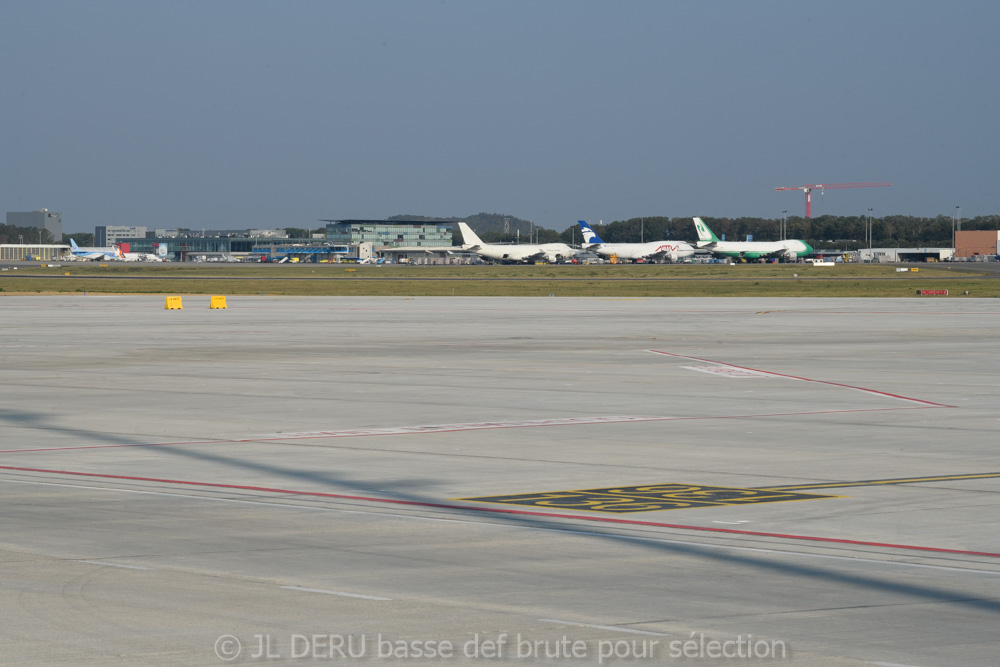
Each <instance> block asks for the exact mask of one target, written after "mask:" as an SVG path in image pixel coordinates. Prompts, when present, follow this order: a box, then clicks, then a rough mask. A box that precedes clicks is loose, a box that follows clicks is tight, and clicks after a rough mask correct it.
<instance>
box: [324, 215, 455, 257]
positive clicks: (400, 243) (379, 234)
mask: <svg viewBox="0 0 1000 667" xmlns="http://www.w3.org/2000/svg"><path fill="white" fill-rule="evenodd" d="M320 222H325V223H326V240H327V241H329V242H331V243H336V244H339V245H358V244H360V243H371V244H372V245H373V246H375V248H376V249H377V250H385V249H391V248H399V247H412V248H427V247H439V246H451V244H452V242H451V238H452V236H451V229H452V223H451V222H450V221H445V220H320Z"/></svg>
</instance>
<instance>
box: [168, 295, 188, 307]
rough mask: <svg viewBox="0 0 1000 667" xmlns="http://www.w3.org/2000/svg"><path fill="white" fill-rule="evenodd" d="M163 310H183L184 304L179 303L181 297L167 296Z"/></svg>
mask: <svg viewBox="0 0 1000 667" xmlns="http://www.w3.org/2000/svg"><path fill="white" fill-rule="evenodd" d="M164 310H184V305H183V304H182V303H181V298H180V297H179V296H168V297H167V305H166V308H164Z"/></svg>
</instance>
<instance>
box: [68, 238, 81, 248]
mask: <svg viewBox="0 0 1000 667" xmlns="http://www.w3.org/2000/svg"><path fill="white" fill-rule="evenodd" d="M69 245H70V247H71V248H73V250H79V249H80V246H78V245H77V244H76V241H74V240H73V239H70V240H69Z"/></svg>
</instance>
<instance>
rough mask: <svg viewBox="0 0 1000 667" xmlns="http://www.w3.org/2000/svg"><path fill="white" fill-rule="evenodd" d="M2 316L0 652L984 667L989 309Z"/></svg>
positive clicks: (417, 306) (365, 306) (996, 514)
mask: <svg viewBox="0 0 1000 667" xmlns="http://www.w3.org/2000/svg"><path fill="white" fill-rule="evenodd" d="M183 303H184V308H183V310H166V309H164V298H163V297H162V296H121V297H118V296H83V295H78V296H46V297H17V296H8V297H0V360H2V363H0V494H2V496H0V497H2V499H3V512H2V513H0V573H2V574H0V586H2V594H0V628H2V629H0V664H33V665H56V664H58V665H64V664H74V665H134V664H144V665H223V664H247V665H250V664H330V663H338V664H370V665H382V664H414V665H417V664H420V665H425V664H454V665H488V664H522V665H529V664H565V665H599V664H604V665H633V666H634V665H641V664H664V663H667V664H669V663H672V662H678V663H680V662H688V663H691V662H695V663H702V664H705V663H707V664H711V663H715V662H720V661H721V662H724V663H727V664H743V663H746V664H759V663H762V662H763V663H789V664H795V665H870V664H874V665H912V666H922V667H924V666H933V665H956V664H962V665H994V664H996V663H997V660H998V657H997V656H998V654H1000V641H998V639H997V636H998V635H997V628H998V626H1000V449H998V445H997V440H998V437H997V434H998V431H1000V415H998V413H997V409H996V408H997V405H998V398H1000V383H998V381H997V371H996V367H995V365H996V349H997V331H998V328H1000V300H993V299H988V300H987V299H982V300H976V299H955V298H946V297H945V298H934V297H930V298H926V299H923V300H921V299H892V300H889V299H886V300H882V299H851V300H847V299H830V300H804V299H653V298H650V299H624V298H620V299H613V298H587V299H573V298H534V299H527V298H522V299H517V298H454V297H453V298H319V297H314V298H277V297H274V298H272V297H230V298H229V299H228V304H227V305H228V308H227V309H224V310H223V309H215V310H210V309H209V308H208V306H209V297H207V296H204V297H198V296H185V297H184V298H183Z"/></svg>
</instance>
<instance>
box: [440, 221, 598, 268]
mask: <svg viewBox="0 0 1000 667" xmlns="http://www.w3.org/2000/svg"><path fill="white" fill-rule="evenodd" d="M458 229H459V231H460V232H461V233H462V250H467V251H469V252H474V253H476V254H477V255H480V256H482V257H486V258H488V259H496V260H499V261H501V262H536V261H543V260H544V261H546V262H559V261H563V260H567V259H570V258H572V257H574V256H575V255H577V254H578V253H579V251H578V250H574V249H573V248H571V247H570V246H568V245H566V244H565V243H521V244H518V245H503V244H499V243H483V241H482V240H481V239H480V238H479V237H478V236H477V235H476V233H475V232H474V231H472V229H471V228H470V227H469V225H467V224H465V223H464V222H460V223H458Z"/></svg>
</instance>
